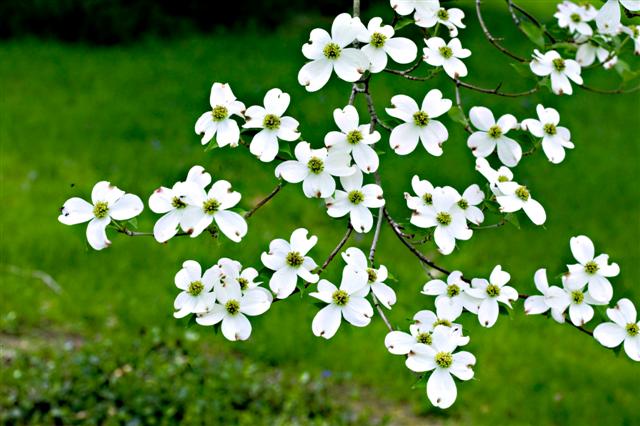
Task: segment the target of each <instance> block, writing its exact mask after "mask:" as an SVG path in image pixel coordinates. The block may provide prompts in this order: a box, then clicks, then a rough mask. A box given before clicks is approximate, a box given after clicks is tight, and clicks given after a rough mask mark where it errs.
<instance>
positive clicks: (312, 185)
mask: <svg viewBox="0 0 640 426" xmlns="http://www.w3.org/2000/svg"><path fill="white" fill-rule="evenodd" d="M294 154H295V157H296V159H295V160H289V161H285V162H283V163H280V164H278V167H276V172H275V173H276V177H277V178H282V179H284V180H286V181H287V182H291V183H299V182H302V190H303V191H304V195H306V196H307V197H309V198H314V197H315V198H326V197H329V196H331V195H332V194H333V193H334V191H335V190H336V181H335V180H334V179H333V176H348V175H350V174H353V172H354V170H355V167H353V166H351V165H350V163H351V156H350V155H349V153H348V152H346V151H342V150H332V151H331V152H327V148H321V149H311V145H310V144H309V142H304V141H303V142H300V143H298V144H297V145H296V149H295V151H294Z"/></svg>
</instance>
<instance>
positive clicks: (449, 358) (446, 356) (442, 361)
mask: <svg viewBox="0 0 640 426" xmlns="http://www.w3.org/2000/svg"><path fill="white" fill-rule="evenodd" d="M435 360H436V364H437V365H438V367H441V368H449V367H451V364H453V355H451V352H438V353H437V354H436V358H435Z"/></svg>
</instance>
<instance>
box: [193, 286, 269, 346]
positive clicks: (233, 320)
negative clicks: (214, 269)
mask: <svg viewBox="0 0 640 426" xmlns="http://www.w3.org/2000/svg"><path fill="white" fill-rule="evenodd" d="M216 298H217V299H218V302H217V303H215V304H214V305H213V306H211V307H210V309H209V310H208V311H207V312H206V313H204V314H198V316H197V318H196V322H197V323H198V324H200V325H214V324H217V323H219V322H221V321H222V327H221V329H222V334H223V335H224V337H226V338H227V339H228V340H247V339H248V338H249V336H250V335H251V323H250V322H249V319H248V318H247V317H246V315H249V316H256V315H261V314H263V313H265V312H266V311H267V310H268V309H269V307H270V306H271V300H270V299H269V297H268V296H267V295H266V294H265V292H263V291H257V290H249V291H247V292H246V293H245V294H242V291H241V290H240V284H238V283H237V282H235V283H233V282H232V283H228V284H227V285H226V286H225V287H221V288H220V289H219V290H218V291H217V292H216Z"/></svg>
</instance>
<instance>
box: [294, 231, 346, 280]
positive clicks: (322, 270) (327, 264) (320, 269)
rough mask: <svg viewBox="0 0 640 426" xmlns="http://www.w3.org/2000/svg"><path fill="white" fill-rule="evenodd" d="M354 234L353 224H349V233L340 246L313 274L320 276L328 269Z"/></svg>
mask: <svg viewBox="0 0 640 426" xmlns="http://www.w3.org/2000/svg"><path fill="white" fill-rule="evenodd" d="M352 233H353V227H352V226H351V223H349V225H347V232H346V233H345V234H344V236H343V237H342V239H341V240H340V242H339V243H338V245H337V246H336V247H335V248H334V249H333V251H332V252H331V253H330V254H329V257H327V260H325V261H324V263H323V264H322V266H320V267H318V268H316V269H314V270H313V271H312V272H314V273H316V274H318V275H320V274H321V273H322V272H324V270H325V269H326V268H327V266H329V264H330V263H331V261H332V260H333V259H334V258H335V257H336V255H337V254H338V252H339V251H340V250H342V247H344V245H345V244H346V243H347V241H348V240H349V237H350V236H351V234H352ZM308 284H309V283H307V285H305V287H308Z"/></svg>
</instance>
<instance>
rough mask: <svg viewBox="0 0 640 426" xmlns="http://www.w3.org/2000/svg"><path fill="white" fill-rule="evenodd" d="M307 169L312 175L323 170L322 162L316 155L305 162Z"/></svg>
mask: <svg viewBox="0 0 640 426" xmlns="http://www.w3.org/2000/svg"><path fill="white" fill-rule="evenodd" d="M307 167H308V168H309V171H310V172H311V173H313V174H314V175H319V174H320V173H322V171H323V170H324V162H323V161H322V160H321V159H319V158H318V157H311V158H310V159H309V162H308V163H307Z"/></svg>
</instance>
